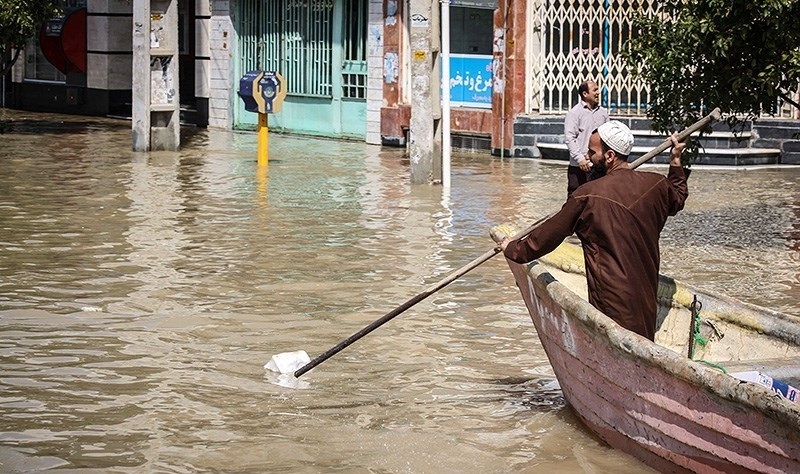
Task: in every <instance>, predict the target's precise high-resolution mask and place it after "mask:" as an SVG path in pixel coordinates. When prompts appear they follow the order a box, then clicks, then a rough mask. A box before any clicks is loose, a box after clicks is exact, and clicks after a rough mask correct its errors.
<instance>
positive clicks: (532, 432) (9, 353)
mask: <svg viewBox="0 0 800 474" xmlns="http://www.w3.org/2000/svg"><path fill="white" fill-rule="evenodd" d="M3 114H5V115H0V117H5V118H6V119H7V120H8V119H9V118H10V119H11V120H13V123H12V124H11V125H10V126H9V127H7V128H8V131H7V132H6V133H5V134H3V135H1V136H0V140H1V141H0V150H2V152H3V166H2V167H0V245H2V250H3V251H2V252H0V276H2V278H0V364H2V365H0V367H1V369H0V386H1V387H2V389H1V390H0V421H1V422H2V425H1V426H2V431H0V462H2V463H3V466H4V469H8V470H10V471H11V472H14V470H16V471H27V472H31V471H33V472H36V471H43V470H47V469H55V468H57V469H58V472H89V471H91V470H93V469H94V470H98V471H101V472H236V471H242V472H267V471H270V472H280V471H286V472H327V471H333V470H337V471H343V472H436V473H441V472H459V473H461V472H486V473H493V472H498V473H499V472H509V471H512V470H513V471H519V472H564V473H569V472H576V473H577V472H623V473H624V472H631V473H633V472H637V473H638V472H643V471H644V472H646V471H647V470H646V468H644V467H643V466H642V465H641V464H640V463H638V462H636V461H634V460H632V459H631V458H629V457H628V456H625V455H622V454H620V453H618V452H616V451H613V450H611V449H609V448H607V447H606V446H604V445H603V444H602V443H600V442H599V441H598V440H597V439H595V438H594V437H592V436H591V435H589V434H588V433H587V432H586V431H585V430H584V429H583V427H582V426H581V424H580V422H579V421H578V420H577V419H575V417H574V415H573V414H572V412H571V410H569V408H567V407H565V405H564V400H563V397H562V396H561V392H560V390H559V389H558V386H557V384H556V383H555V380H554V378H553V375H552V372H551V371H550V367H549V364H548V362H547V358H546V356H545V354H544V353H543V351H542V350H541V348H540V347H539V344H538V340H537V338H536V334H535V331H534V329H533V325H532V324H531V322H530V320H529V318H528V316H527V312H526V311H525V309H524V307H523V306H522V303H521V300H520V298H519V294H518V291H517V289H516V288H515V287H514V284H513V279H512V278H511V276H510V274H509V273H508V271H507V268H506V267H505V264H504V263H503V262H502V261H500V259H493V260H490V261H489V262H487V263H485V264H484V265H482V266H481V267H479V268H478V269H476V270H474V271H473V272H472V273H470V274H468V275H466V276H465V277H463V278H461V279H460V280H459V281H457V282H456V283H454V284H452V285H451V286H450V287H448V288H447V289H445V290H442V291H440V292H439V293H437V294H435V295H433V296H431V297H430V298H429V299H428V300H426V301H424V302H422V303H419V304H418V305H416V306H415V307H413V308H411V309H410V310H408V311H407V312H406V313H404V314H403V315H402V316H401V317H399V318H397V319H395V320H393V321H392V322H391V323H388V324H386V325H384V326H382V327H381V328H380V329H378V330H376V331H375V332H374V333H372V334H370V335H369V336H367V337H366V338H364V339H363V340H362V341H359V342H357V343H356V344H354V345H353V346H352V347H350V348H348V349H346V350H345V351H343V352H342V353H340V354H338V355H337V356H336V357H334V358H332V359H330V360H329V361H327V362H325V363H324V364H323V365H321V366H319V367H318V368H317V369H315V370H314V371H312V372H311V373H309V374H308V375H306V376H304V378H303V379H301V382H302V384H303V385H302V387H300V386H293V385H292V384H291V382H287V381H286V380H278V379H277V378H275V377H277V376H276V375H275V374H271V373H267V372H265V370H264V368H263V365H264V364H265V363H266V362H267V361H268V360H269V359H270V357H271V356H272V355H273V354H276V353H279V352H288V351H294V350H299V349H303V350H306V351H307V352H308V353H309V355H311V356H312V357H314V356H316V355H318V354H320V353H322V352H323V351H325V350H327V349H328V348H330V347H332V346H333V345H334V344H336V343H338V342H339V341H340V340H342V339H343V338H345V337H347V336H349V335H350V334H352V333H354V332H355V331H357V330H359V329H361V328H362V327H364V326H366V325H367V324H369V323H371V322H372V321H374V320H376V319H378V318H379V317H381V316H382V315H384V314H385V313H386V312H388V311H390V310H391V309H393V308H394V307H395V306H397V305H399V304H400V303H402V302H403V301H405V300H407V299H408V298H410V297H411V296H413V295H415V294H417V293H419V292H420V291H422V290H423V289H424V288H425V287H426V286H427V285H429V284H431V283H434V282H436V281H438V280H440V279H442V278H443V277H444V276H446V275H447V274H448V273H449V272H451V271H452V270H454V269H456V268H459V267H461V266H463V265H464V264H466V263H467V262H469V261H471V260H472V259H474V258H475V257H477V256H479V255H481V254H483V253H484V252H486V251H487V250H488V249H489V248H490V244H491V243H490V240H489V238H488V235H487V232H488V229H489V228H490V227H491V226H492V225H495V224H497V223H501V222H506V223H514V224H517V225H526V224H527V223H530V222H533V221H534V220H536V219H538V218H539V217H542V216H543V215H545V214H548V213H550V212H552V211H554V210H556V209H558V207H559V206H560V204H561V203H562V202H563V199H564V189H563V188H564V183H563V181H564V180H563V168H562V167H560V166H551V165H547V164H542V163H539V162H534V161H530V160H514V159H506V160H503V162H499V161H498V160H494V159H491V158H489V157H484V156H476V155H464V156H458V155H456V156H455V157H454V163H453V172H454V174H453V180H452V184H453V187H452V189H451V190H450V192H449V193H447V194H442V190H441V189H440V188H438V187H428V186H414V187H411V186H409V185H408V184H407V181H406V179H407V176H408V168H407V167H408V163H407V161H405V160H404V158H403V155H402V151H401V150H396V149H381V148H378V147H371V146H367V145H364V144H360V143H348V142H341V141H331V140H316V139H308V138H300V137H288V136H280V135H273V137H271V140H270V146H271V149H270V162H269V166H268V167H262V168H259V167H258V166H257V164H256V156H255V145H256V140H257V137H256V136H255V135H254V134H240V133H228V132H221V131H213V130H210V131H205V130H194V129H191V130H186V131H184V132H185V133H184V145H185V146H184V149H183V150H182V151H181V152H179V153H147V154H145V153H133V152H131V151H130V150H129V148H130V126H129V123H126V122H117V121H110V120H108V121H107V120H102V119H89V118H85V119H81V118H76V117H57V118H52V117H48V118H46V119H44V118H43V116H42V115H38V114H22V113H16V112H8V111H6V112H3ZM798 177H800V170H796V169H771V170H758V171H747V172H742V171H722V170H713V169H712V170H705V169H704V170H700V169H698V170H696V171H695V172H694V173H693V175H692V179H691V181H690V190H691V193H692V194H691V196H690V198H689V202H688V203H687V208H686V210H685V211H684V212H683V213H681V214H679V215H678V216H677V217H676V218H675V219H673V220H671V221H670V222H669V223H668V225H667V228H666V229H665V232H664V236H663V238H662V254H663V267H664V270H665V272H666V273H669V274H672V275H674V276H676V277H678V278H681V279H684V280H688V281H689V282H691V283H694V284H697V285H701V286H704V287H708V288H711V289H713V290H717V291H722V292H725V293H728V294H731V295H733V296H736V297H738V298H742V299H745V300H748V301H751V302H754V303H758V304H763V305H768V306H770V307H774V308H776V309H780V310H783V311H787V312H789V313H792V314H794V315H800V306H798V303H797V301H800V298H799V297H800V294H798V291H800V290H798V289H799V288H800V271H798V261H800V249H799V248H800V244H798V236H799V234H800V231H798V229H800V189H798V186H797V183H798ZM298 388H303V389H302V390H299V389H298Z"/></svg>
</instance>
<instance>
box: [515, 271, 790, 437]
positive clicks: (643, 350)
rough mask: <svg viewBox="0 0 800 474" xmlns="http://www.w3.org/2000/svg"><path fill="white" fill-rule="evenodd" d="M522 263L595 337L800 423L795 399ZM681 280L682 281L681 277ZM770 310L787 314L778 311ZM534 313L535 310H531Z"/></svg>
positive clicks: (715, 390) (724, 396) (716, 391)
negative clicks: (642, 328) (636, 328)
mask: <svg viewBox="0 0 800 474" xmlns="http://www.w3.org/2000/svg"><path fill="white" fill-rule="evenodd" d="M508 262H509V264H511V265H520V264H516V263H514V262H512V261H510V260H509V261H508ZM521 266H523V267H525V275H527V277H528V278H529V279H530V280H531V284H534V285H536V286H537V287H539V288H541V289H543V290H544V291H546V292H547V294H548V295H549V297H550V298H552V299H553V301H554V302H555V303H556V304H558V305H559V306H560V307H561V308H562V309H564V311H565V313H566V314H568V315H569V317H571V318H572V319H574V320H576V321H578V322H580V323H581V324H583V325H584V326H586V327H587V328H588V329H589V330H590V331H592V333H593V334H594V335H595V337H602V338H603V339H605V340H606V341H607V342H606V343H607V344H608V345H609V347H611V348H613V349H616V350H618V351H621V352H624V353H626V354H627V355H628V356H629V357H633V358H637V359H641V360H644V361H645V362H646V363H647V364H649V365H651V366H655V367H658V368H659V369H661V370H662V371H664V372H665V373H667V374H671V375H672V376H675V377H678V378H680V379H681V380H683V381H685V382H688V383H689V384H691V385H694V386H697V387H702V388H703V389H704V390H706V391H707V392H709V393H712V394H714V395H716V396H719V397H720V398H722V399H727V400H730V401H733V402H736V403H740V404H742V405H745V406H748V407H753V408H755V409H757V410H759V411H760V412H761V413H763V414H765V415H767V416H770V417H772V418H773V419H775V420H776V421H778V422H780V423H785V424H787V425H790V426H794V427H797V428H798V429H800V406H798V405H796V404H795V403H793V402H791V401H789V400H786V399H785V398H783V397H781V396H780V395H778V394H776V393H774V392H771V391H770V390H769V389H767V388H766V387H763V386H761V385H758V384H754V383H749V382H743V381H739V380H737V379H735V378H734V377H731V376H730V375H727V374H724V373H722V372H720V371H719V370H717V369H715V368H713V367H710V366H708V365H706V364H703V363H700V362H695V361H693V360H690V359H689V358H687V357H685V356H682V355H681V354H678V353H677V352H675V351H673V350H671V349H669V348H667V347H664V346H661V345H659V344H657V343H655V342H653V341H650V340H649V339H647V338H645V337H642V336H640V335H638V334H636V333H634V332H632V331H629V330H627V329H624V328H623V327H622V326H619V325H618V324H617V323H616V322H614V321H613V320H612V319H611V318H609V317H608V316H606V315H605V314H603V313H602V312H601V311H599V310H598V309H596V308H595V307H594V306H592V305H591V304H590V303H589V302H588V301H586V300H585V299H583V298H581V297H580V296H578V295H577V294H576V293H575V292H573V291H572V290H571V289H569V288H568V287H567V286H566V285H565V284H564V283H562V282H560V281H559V280H558V279H557V278H555V276H553V275H552V273H550V271H549V270H548V269H547V267H546V266H545V265H544V264H542V263H541V262H538V261H533V262H530V263H528V264H521ZM676 284H677V285H680V283H679V282H676ZM704 293H705V294H708V293H706V292H704ZM709 296H710V295H709ZM726 299H727V298H726ZM749 306H752V305H749ZM529 313H530V311H529ZM768 313H774V314H779V315H782V314H781V313H777V312H774V311H768ZM787 316H789V315H787ZM531 317H534V315H533V314H531Z"/></svg>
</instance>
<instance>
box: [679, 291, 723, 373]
mask: <svg viewBox="0 0 800 474" xmlns="http://www.w3.org/2000/svg"><path fill="white" fill-rule="evenodd" d="M702 308H703V303H702V302H700V301H697V295H693V296H692V305H691V307H690V310H691V312H692V315H691V320H690V323H689V359H691V360H693V361H694V362H698V363H700V364H705V365H708V366H710V367H714V368H715V369H719V370H721V371H722V373H723V374H727V373H728V371H727V370H725V367H723V366H721V365H719V364H717V363H714V362H710V361H707V360H703V359H695V358H694V346H695V344H700V347H706V344H708V338H707V337H705V336H703V335H702V334H700V326H701V325H702V324H703V322H704V321H703V318H701V317H700V310H701V309H702Z"/></svg>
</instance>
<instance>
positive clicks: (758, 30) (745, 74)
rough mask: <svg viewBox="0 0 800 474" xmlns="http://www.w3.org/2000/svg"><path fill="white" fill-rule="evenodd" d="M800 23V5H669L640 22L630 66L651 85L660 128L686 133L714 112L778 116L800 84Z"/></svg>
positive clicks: (680, 1)
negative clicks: (779, 107)
mask: <svg viewBox="0 0 800 474" xmlns="http://www.w3.org/2000/svg"><path fill="white" fill-rule="evenodd" d="M797 18H800V0H766V1H760V2H753V1H752V0H726V1H722V0H664V1H662V2H661V7H660V10H659V12H658V13H657V14H656V15H654V16H650V17H647V16H644V15H639V16H638V17H636V19H635V21H634V29H635V31H636V35H635V36H634V38H633V39H632V40H631V41H630V42H629V43H628V53H627V61H628V66H629V67H630V68H631V70H632V71H635V74H636V76H637V77H638V78H639V79H642V80H644V81H645V82H647V83H648V84H649V85H650V94H651V95H650V97H651V100H650V102H651V106H650V108H649V109H648V116H649V117H650V118H651V119H652V121H653V128H654V129H655V130H657V131H661V132H668V131H670V130H674V129H676V128H683V127H684V126H687V125H689V124H691V123H693V122H695V121H696V120H697V119H699V118H700V117H701V116H702V115H704V114H705V113H707V111H708V110H710V109H711V108H713V107H720V109H721V110H722V111H723V113H724V114H726V115H734V116H744V117H758V116H761V115H762V114H774V113H776V112H777V104H778V100H779V98H780V97H781V95H782V94H783V95H787V94H788V95H794V94H795V93H796V92H797V90H798V82H799V81H800V28H797V26H796V21H797Z"/></svg>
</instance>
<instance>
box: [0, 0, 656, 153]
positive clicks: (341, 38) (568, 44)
mask: <svg viewBox="0 0 800 474" xmlns="http://www.w3.org/2000/svg"><path fill="white" fill-rule="evenodd" d="M136 1H138V0H64V2H65V3H64V4H65V7H66V10H65V15H64V16H63V17H61V18H58V19H54V20H53V21H51V22H49V23H48V25H46V26H45V27H44V28H43V30H42V32H41V33H40V34H39V35H38V37H37V38H35V39H34V40H32V41H31V43H30V44H29V46H28V48H27V50H26V52H25V55H24V58H23V59H22V60H20V61H18V63H17V64H16V65H15V67H14V69H13V70H12V73H11V74H10V76H9V77H8V78H4V87H3V99H4V104H5V105H6V106H10V107H15V108H22V109H28V110H42V111H54V112H63V113H75V114H87V115H110V116H119V117H130V116H131V102H132V99H131V97H132V94H131V88H132V85H131V84H132V80H131V78H132V75H133V74H141V73H147V72H146V71H133V70H132V64H133V62H132V54H133V53H132V46H131V37H132V31H133V21H132V18H133V15H132V9H133V7H134V3H135V2H136ZM159 1H160V0H159ZM164 1H173V2H177V5H178V11H179V15H178V30H179V31H178V38H179V49H180V51H179V58H180V67H179V71H180V77H179V81H178V82H179V86H178V88H179V96H180V102H181V117H182V121H183V123H188V124H195V125H198V126H213V127H221V128H227V129H248V128H255V126H256V122H257V116H256V114H253V113H251V112H247V111H246V110H244V107H243V102H242V101H241V100H240V98H239V97H238V96H237V89H238V85H239V78H241V77H242V76H243V75H244V74H245V73H246V72H248V71H251V70H258V69H264V70H275V71H278V72H280V73H281V74H282V76H283V77H284V79H285V81H286V83H287V90H288V95H287V97H286V100H285V102H284V106H283V108H282V110H281V111H280V113H277V114H274V115H271V116H270V117H269V125H270V128H271V129H275V130H277V131H285V132H290V133H302V134H310V135H318V136H329V137H339V138H348V139H356V140H365V141H366V142H368V143H375V144H385V145H397V146H403V145H405V144H406V142H407V139H408V129H409V126H410V117H411V103H412V100H411V99H412V98H411V97H410V95H411V91H412V80H413V78H412V77H411V74H410V71H411V66H410V65H411V63H412V61H414V58H415V56H419V55H424V54H431V55H433V56H435V57H436V58H437V60H438V61H441V60H442V58H441V54H440V51H438V50H434V51H414V50H412V48H411V46H410V42H409V36H410V33H409V32H410V31H411V29H413V28H414V27H415V22H420V23H422V22H432V24H433V27H432V28H431V31H432V32H433V33H432V34H435V35H438V34H439V31H441V25H440V24H439V21H440V19H439V14H438V9H439V8H440V3H439V1H438V0H431V9H430V11H431V12H432V14H431V15H430V18H420V15H418V14H416V13H415V12H413V11H410V9H411V5H412V4H413V2H412V1H411V0H164ZM487 6H488V8H487ZM656 8H657V2H656V1H655V0H632V1H630V2H622V3H620V2H588V3H587V2H583V1H578V0H514V1H512V0H495V1H493V2H491V3H490V2H489V1H486V0H451V5H450V10H449V12H450V15H449V16H450V22H449V24H448V26H449V32H450V34H449V38H450V45H451V47H450V55H449V64H450V78H449V80H448V81H445V82H446V84H448V85H449V89H450V90H449V93H450V102H451V108H450V110H451V114H450V115H451V120H450V128H451V130H452V135H453V144H454V146H455V147H463V148H477V149H484V150H490V151H491V152H493V153H494V154H499V152H500V150H502V151H503V154H504V155H523V156H524V155H526V152H525V149H526V146H527V145H528V144H526V143H515V142H519V141H520V138H519V136H518V134H517V133H515V131H514V124H515V123H516V122H518V121H519V118H520V117H530V116H534V117H553V118H554V121H553V122H554V123H556V122H558V120H559V119H558V118H559V117H563V115H564V114H565V113H566V111H567V110H568V109H569V108H570V107H571V105H573V104H575V103H576V102H577V100H578V96H577V90H576V89H577V86H578V84H579V83H580V82H581V81H583V80H586V79H592V80H595V81H596V82H598V84H599V85H600V87H601V91H602V97H601V103H602V104H603V105H604V106H606V107H607V108H608V109H609V111H610V113H611V114H612V115H617V116H629V117H637V116H642V115H644V114H645V107H646V104H647V101H648V89H647V85H646V84H642V83H640V82H637V81H636V80H635V79H633V78H632V77H631V75H630V74H629V73H628V71H627V70H626V67H625V64H624V59H623V57H622V55H621V51H622V45H623V44H624V42H625V41H626V40H627V39H629V38H630V35H631V32H632V20H633V16H634V14H636V13H640V12H644V13H653V12H654V11H655V9H656ZM420 23H417V24H420ZM426 24H427V23H426ZM433 44H439V41H438V38H437V41H435V42H433ZM438 64H439V65H440V63H438ZM431 77H438V75H437V73H436V72H435V71H434V73H433V75H432V76H431ZM431 119H432V120H436V119H437V117H431Z"/></svg>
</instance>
